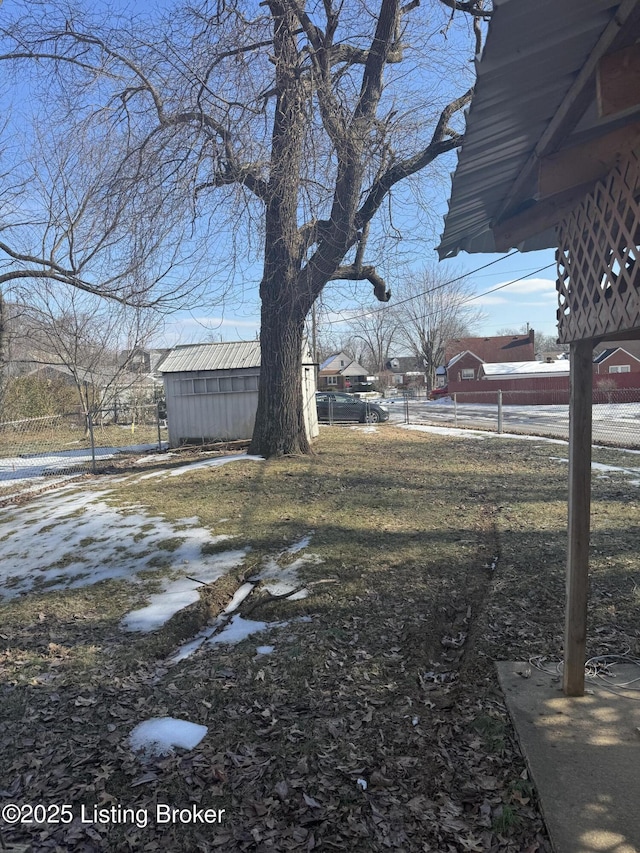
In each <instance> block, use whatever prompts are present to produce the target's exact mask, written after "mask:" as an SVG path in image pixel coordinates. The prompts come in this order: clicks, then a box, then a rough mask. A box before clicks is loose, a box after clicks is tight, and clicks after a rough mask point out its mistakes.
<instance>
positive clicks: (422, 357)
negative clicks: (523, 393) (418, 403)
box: [396, 267, 484, 390]
mask: <svg viewBox="0 0 640 853" xmlns="http://www.w3.org/2000/svg"><path fill="white" fill-rule="evenodd" d="M449 275H450V273H449ZM474 294H475V291H474V289H473V286H472V285H471V284H470V282H469V281H468V280H466V279H464V278H462V279H459V280H458V281H453V282H451V283H448V281H447V278H445V275H444V273H443V272H442V271H441V270H439V269H438V268H436V267H433V268H429V269H428V270H425V271H424V273H423V274H422V275H421V276H416V277H413V278H408V279H407V280H405V281H404V283H403V285H402V288H401V291H400V292H399V295H398V299H399V304H398V305H397V307H396V310H397V312H398V314H399V316H400V318H401V325H400V329H401V332H400V338H401V340H402V341H403V342H404V344H405V346H406V347H407V348H408V349H410V351H411V352H412V354H413V355H414V356H415V357H416V359H418V361H419V362H420V363H421V365H422V366H423V368H424V371H425V373H426V376H427V387H428V389H429V390H430V389H431V388H433V387H434V385H435V377H436V369H437V368H438V367H440V366H441V365H444V359H445V350H446V346H447V342H448V341H450V340H451V339H452V338H460V337H465V336H466V335H471V334H473V332H474V331H475V328H476V327H477V325H478V324H479V323H480V322H481V321H482V319H483V316H484V315H483V313H482V309H480V308H477V307H476V306H475V305H474V303H473V302H470V301H469V300H470V297H472V296H473V295H474Z"/></svg>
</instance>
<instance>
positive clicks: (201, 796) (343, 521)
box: [0, 425, 640, 853]
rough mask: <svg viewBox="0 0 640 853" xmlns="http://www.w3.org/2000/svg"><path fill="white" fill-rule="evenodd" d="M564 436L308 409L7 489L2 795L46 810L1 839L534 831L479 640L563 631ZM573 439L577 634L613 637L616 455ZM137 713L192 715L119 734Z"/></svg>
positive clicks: (619, 485) (633, 606)
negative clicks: (160, 732)
mask: <svg viewBox="0 0 640 853" xmlns="http://www.w3.org/2000/svg"><path fill="white" fill-rule="evenodd" d="M566 456H567V448H566V445H563V444H554V443H550V442H545V441H543V440H539V441H524V440H523V441H521V440H509V439H503V438H495V437H490V436H488V437H485V438H464V437H455V438H451V437H446V436H440V435H438V436H436V435H428V434H424V433H419V432H414V431H411V432H410V431H407V430H404V429H402V428H400V427H394V426H391V425H385V426H382V427H378V428H357V429H353V428H341V427H335V428H329V427H326V428H323V429H322V430H321V435H320V439H319V440H318V442H317V444H316V452H315V454H314V455H313V456H312V457H309V458H290V459H285V460H281V461H270V462H265V461H258V460H249V459H246V460H238V459H237V460H235V461H234V462H233V463H232V464H215V465H209V464H202V465H198V464H197V463H196V464H195V465H192V466H190V467H189V468H188V469H186V470H185V469H184V468H183V467H181V466H184V462H185V459H184V458H182V457H181V456H180V455H179V454H178V455H171V456H167V457H166V458H165V461H164V462H162V463H160V464H159V463H158V460H157V458H156V459H154V460H153V461H150V463H149V468H148V469H145V468H144V467H143V466H136V468H135V470H133V469H131V470H129V471H124V472H123V471H121V472H118V473H117V474H112V475H110V476H98V477H95V478H93V479H92V480H91V481H90V482H89V483H87V481H86V480H85V481H83V483H82V484H81V485H79V486H78V487H77V488H78V491H77V492H76V491H74V490H73V489H69V488H67V489H66V490H63V491H62V492H51V493H49V494H48V495H44V496H39V497H38V498H34V500H33V501H31V502H28V503H26V504H25V505H24V506H21V507H16V508H6V509H5V510H4V512H5V521H4V523H3V524H2V525H0V565H2V566H3V567H4V568H3V569H2V570H0V594H3V595H4V596H5V597H4V599H3V600H2V603H0V625H1V627H0V639H1V642H2V646H0V648H1V649H2V651H1V652H0V702H1V712H0V713H1V718H2V721H3V724H4V725H3V726H2V728H1V729H0V779H1V780H2V782H1V784H0V788H2V789H3V790H1V791H0V798H1V799H0V805H2V804H6V803H9V802H11V803H17V804H19V805H22V804H27V803H28V804H32V805H33V804H36V803H43V804H45V805H51V806H53V805H62V804H68V805H69V806H70V808H69V810H67V811H65V812H64V813H63V817H64V820H63V821H59V822H57V823H56V822H51V819H52V818H55V817H56V815H53V814H52V813H51V812H49V813H48V814H47V815H46V816H47V817H48V818H49V820H50V822H49V823H47V824H38V825H32V824H31V825H25V826H23V827H22V828H21V829H18V828H15V827H7V826H6V824H5V825H4V826H3V824H2V823H0V827H2V839H4V842H5V843H6V844H7V847H8V848H9V849H11V846H12V845H14V844H15V845H16V847H15V848H14V849H21V850H24V849H28V850H35V851H40V850H42V851H50V850H51V851H68V850H74V851H75V850H78V851H94V850H95V851H98V850H105V851H127V850H131V851H134V850H135V851H138V850H144V851H155V850H170V851H172V853H174V851H175V853H180V852H181V851H184V853H192V851H209V850H218V849H220V850H251V851H268V850H274V851H288V850H314V849H318V850H323V851H324V850H349V851H351V850H353V851H384V850H389V849H392V850H393V849H397V850H405V851H414V850H415V851H434V853H448V851H456V853H457V851H513V853H516V851H518V853H520V852H521V851H530V853H535V851H549V850H550V846H549V842H548V839H547V836H546V833H545V830H544V825H543V822H542V819H541V816H540V812H539V810H538V807H537V804H536V795H535V791H534V790H533V788H532V785H531V783H530V781H529V779H528V776H527V772H526V769H525V765H524V762H523V760H522V757H521V755H520V752H519V750H518V747H517V743H516V741H515V736H514V732H513V730H512V728H511V725H510V722H509V718H508V716H507V714H506V711H505V707H504V704H503V701H502V696H501V694H500V690H499V688H498V685H497V679H496V675H495V671H494V666H493V661H494V660H504V659H529V658H532V659H535V657H536V656H543V657H544V658H546V659H547V660H552V659H557V658H558V656H559V655H560V654H561V650H562V623H563V590H564V551H565V537H566V474H567V471H566V461H563V460H566ZM595 458H596V459H597V460H598V461H599V462H600V463H601V465H602V466H603V467H602V468H599V469H598V471H597V475H596V476H595V477H594V499H593V515H594V542H593V545H594V557H593V576H592V598H591V615H590V618H591V626H590V631H591V633H590V637H591V639H590V648H589V651H590V653H592V654H599V653H605V652H622V651H625V650H626V648H629V649H630V650H631V651H632V652H633V653H634V654H637V653H638V651H639V643H638V631H637V628H636V627H635V626H636V621H637V620H636V610H637V604H638V584H639V579H640V573H639V571H638V564H637V557H638V542H639V540H638V531H637V521H638V491H637V489H638V486H637V485H634V484H633V476H634V471H635V472H636V473H635V476H636V479H638V473H640V472H638V471H637V468H638V466H639V465H640V462H638V457H637V456H634V455H632V454H626V453H622V452H618V451H612V450H603V451H596V453H595ZM201 461H202V462H206V461H217V462H219V461H220V460H219V459H216V457H215V456H211V457H209V456H207V455H206V454H203V456H202V458H201ZM607 466H608V467H607ZM618 469H625V470H618ZM178 474H179V476H177V475H178ZM2 549H4V550H2ZM3 572H4V573H3ZM185 577H186V578H191V579H192V581H193V589H188V590H187V591H186V593H185V589H184V586H185V583H186V581H185ZM72 585H73V586H72ZM187 586H188V584H187ZM193 590H195V592H194V591H193ZM238 590H240V593H241V594H240V595H235V598H234V594H236V593H237V592H238ZM185 595H186V597H185V598H184V601H186V602H187V606H183V607H182V609H178V607H179V605H174V606H175V608H176V609H175V613H174V615H172V616H171V618H168V617H167V618H166V620H165V621H162V620H160V621H159V622H156V621H154V620H156V619H157V617H158V613H164V608H166V605H167V602H176V601H182V600H183V598H182V597H184V596H185ZM243 595H246V597H245V598H244V599H243V600H242V601H241V603H239V605H238V607H237V608H236V609H233V610H232V609H229V607H228V606H229V604H230V602H231V601H232V600H233V602H234V605H235V604H237V602H238V601H239V600H240V599H241V598H242V596H243ZM189 601H190V602H191V603H189ZM150 604H151V605H152V606H151V607H150V606H149V605H150ZM225 608H227V609H229V612H228V613H227V614H224V613H223V611H224V609H225ZM165 616H166V614H165ZM145 619H147V620H148V621H149V625H150V626H151V627H150V628H149V629H148V630H140V624H144V620H145ZM249 622H256V623H257V627H258V628H260V627H261V626H262V627H263V630H262V631H261V632H260V633H255V634H251V635H249V636H246V637H245V639H239V637H240V636H241V634H242V631H241V629H242V628H246V629H247V630H248V628H250V627H256V626H251V625H248V624H247V623H249ZM136 626H137V627H138V629H137V630H125V628H126V627H129V628H130V629H131V628H132V627H134V628H135V627H136ZM207 626H208V627H207ZM265 626H270V627H265ZM205 627H206V632H203V631H202V630H201V629H203V628H205ZM234 630H235V631H236V634H235V637H234V635H233V634H232V633H231V632H232V631H234ZM199 632H200V633H199ZM194 637H199V640H198V642H197V643H193V644H192V645H191V646H186V645H185V644H186V643H188V642H189V641H190V640H192V639H193V638H194ZM226 638H231V639H235V640H237V641H236V642H232V643H227V642H224V640H225V639H226ZM196 646H197V648H196ZM180 650H181V651H180ZM177 652H179V653H178V654H177ZM156 717H173V718H178V719H181V720H186V721H190V722H192V723H196V724H198V725H201V726H206V727H207V733H206V735H205V737H204V738H203V739H202V740H201V741H200V743H199V744H198V745H197V746H195V747H194V748H192V749H188V750H187V749H180V748H178V749H176V751H175V752H173V753H170V754H168V755H164V756H158V755H153V754H149V753H148V752H147V753H136V752H133V751H132V748H131V744H130V741H129V735H130V733H131V731H132V730H133V729H134V728H135V727H136V726H137V725H138V724H139V723H141V722H142V721H143V720H147V719H149V718H156ZM158 804H161V811H160V812H158V810H157V809H158ZM167 806H170V807H172V808H175V809H183V810H184V811H183V812H182V813H180V814H176V815H175V817H174V818H172V819H170V820H164V819H163V818H164V816H165V814H166V811H162V809H166V807H167ZM189 809H190V810H191V811H188V810H189ZM194 809H195V811H193V810H194ZM207 809H208V810H209V811H208V812H207V811H206V810H207ZM126 810H128V811H126ZM198 810H200V811H198ZM222 810H224V811H222ZM24 816H25V813H24V812H23V817H24ZM67 819H69V821H70V822H68V823H67V822H66V821H67ZM29 845H30V846H29ZM0 847H1V844H0Z"/></svg>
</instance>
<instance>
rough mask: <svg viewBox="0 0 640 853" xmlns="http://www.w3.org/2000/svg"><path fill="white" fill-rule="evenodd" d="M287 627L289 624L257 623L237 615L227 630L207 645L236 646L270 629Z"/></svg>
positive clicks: (208, 641) (211, 639) (215, 635)
mask: <svg viewBox="0 0 640 853" xmlns="http://www.w3.org/2000/svg"><path fill="white" fill-rule="evenodd" d="M285 625H288V622H257V621H255V620H254V619H243V618H242V616H240V615H239V614H236V615H235V616H233V617H232V619H231V621H230V622H229V624H228V625H227V626H226V628H223V630H222V631H220V633H218V634H214V635H213V637H210V638H209V639H208V640H207V644H208V645H210V646H217V645H219V644H220V643H229V644H230V645H235V643H240V642H241V641H242V640H246V638H247V637H250V636H251V635H252V634H258V633H260V632H261V631H267V630H269V629H270V628H282V627H284V626H285Z"/></svg>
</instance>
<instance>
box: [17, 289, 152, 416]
mask: <svg viewBox="0 0 640 853" xmlns="http://www.w3.org/2000/svg"><path fill="white" fill-rule="evenodd" d="M21 314H22V326H23V329H28V342H25V341H23V342H22V346H21V349H22V352H23V358H24V359H25V360H26V361H27V362H28V364H29V365H30V366H32V367H33V366H36V367H40V368H50V369H51V368H53V369H54V370H61V371H62V372H63V373H64V374H66V375H67V376H68V377H69V379H70V380H71V381H72V383H73V387H74V388H75V391H76V396H77V400H78V403H79V404H80V407H81V411H82V413H83V414H84V416H85V418H86V419H87V422H88V418H89V416H91V417H92V418H93V420H94V421H95V420H96V419H97V415H98V413H99V412H100V411H101V410H103V409H105V408H107V407H109V408H111V409H113V408H114V407H115V406H116V405H117V404H118V402H119V401H120V402H122V400H123V399H128V398H132V399H133V397H134V396H135V391H136V386H137V385H138V384H139V382H140V379H141V377H140V376H139V375H138V373H137V372H135V371H134V370H133V368H132V365H133V361H134V359H135V356H136V351H137V350H138V349H139V348H142V347H144V346H145V345H146V344H147V343H148V340H149V338H150V336H151V335H152V333H153V332H154V331H155V326H154V322H156V323H157V321H158V318H157V315H154V314H150V313H149V312H147V311H145V310H144V309H140V308H133V307H131V306H126V305H120V304H119V303H117V302H116V303H114V302H112V301H105V300H102V299H98V298H96V297H95V296H94V295H92V294H91V295H88V294H86V293H82V292H80V291H78V290H74V289H71V290H69V291H62V292H60V290H59V288H54V287H52V286H51V285H42V284H41V285H40V287H39V288H38V293H37V294H32V303H31V305H29V306H25V307H24V308H23V311H22V312H21Z"/></svg>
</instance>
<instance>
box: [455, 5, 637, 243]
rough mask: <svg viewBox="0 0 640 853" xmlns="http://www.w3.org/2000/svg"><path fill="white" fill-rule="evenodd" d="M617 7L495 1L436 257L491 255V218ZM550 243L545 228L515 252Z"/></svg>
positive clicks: (550, 233)
mask: <svg viewBox="0 0 640 853" xmlns="http://www.w3.org/2000/svg"><path fill="white" fill-rule="evenodd" d="M620 5H621V3H619V2H612V0H494V14H493V17H492V19H491V23H490V26H489V32H488V35H487V40H486V44H485V48H484V52H483V55H482V59H481V61H480V62H479V63H478V65H477V72H478V79H477V83H476V90H475V95H474V97H473V101H472V103H471V106H470V108H469V111H468V116H467V127H466V132H465V137H464V142H463V145H462V148H461V151H460V154H459V157H458V165H457V168H456V171H455V174H454V177H453V186H452V190H451V196H450V201H449V213H448V214H447V216H446V217H445V229H444V233H443V235H442V240H441V243H440V246H439V247H438V253H439V255H440V258H445V257H451V256H453V255H456V254H457V253H458V252H459V251H461V250H462V251H467V252H495V251H496V247H495V242H494V238H493V234H492V232H491V230H490V229H491V224H492V222H493V220H494V219H495V218H496V217H497V215H498V214H499V213H500V212H501V208H502V205H503V204H504V202H505V199H506V198H507V196H508V193H509V190H510V189H511V187H512V185H513V183H514V181H515V179H516V178H517V176H518V175H519V174H520V171H521V170H522V168H523V167H524V166H525V164H526V163H527V160H528V158H529V157H530V155H531V154H532V153H533V151H534V149H535V146H536V144H537V143H538V141H539V140H540V138H541V136H542V134H543V133H544V131H545V130H546V128H547V126H548V124H549V122H550V120H551V119H552V118H553V116H554V115H555V113H556V110H557V109H558V107H559V106H560V104H561V102H562V100H563V98H564V97H565V95H566V93H567V92H568V90H569V89H570V87H571V85H572V83H573V82H574V80H575V79H576V77H577V75H578V73H579V71H580V69H581V68H582V66H583V65H584V63H585V61H586V59H587V57H588V56H589V54H590V53H591V51H592V50H593V49H594V47H595V45H596V44H597V42H598V39H599V37H600V36H601V34H602V33H603V31H604V30H605V28H606V27H607V25H608V24H609V22H610V21H611V18H612V16H613V15H614V13H615V11H616V10H617V9H618V8H619V7H620ZM591 119H592V120H593V117H591ZM603 124H604V123H603V122H600V125H599V128H600V129H599V130H598V132H597V133H596V134H595V135H599V132H601V128H602V125H603ZM583 128H584V123H583V126H582V128H579V129H583ZM555 245H556V238H555V230H554V229H549V230H548V231H545V232H544V233H542V234H539V235H535V236H533V237H531V238H529V239H528V240H526V241H525V242H524V243H523V244H521V245H520V246H518V248H520V249H521V250H522V251H532V250H535V249H543V248H549V247H552V246H555Z"/></svg>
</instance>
